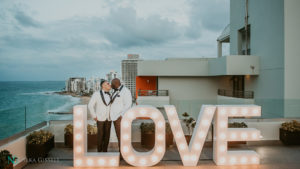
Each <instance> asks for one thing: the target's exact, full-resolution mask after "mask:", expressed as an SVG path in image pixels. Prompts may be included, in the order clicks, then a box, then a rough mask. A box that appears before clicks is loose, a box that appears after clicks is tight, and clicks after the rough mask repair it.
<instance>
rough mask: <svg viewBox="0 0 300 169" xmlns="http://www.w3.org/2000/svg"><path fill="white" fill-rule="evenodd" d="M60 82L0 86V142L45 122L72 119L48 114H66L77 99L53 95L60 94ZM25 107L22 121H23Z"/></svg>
mask: <svg viewBox="0 0 300 169" xmlns="http://www.w3.org/2000/svg"><path fill="white" fill-rule="evenodd" d="M64 86H65V82H64V81H16V82H0V139H3V138H6V137H9V136H11V135H13V134H15V133H17V132H20V131H23V130H24V129H25V118H26V128H28V127H31V126H33V125H35V124H38V123H40V122H42V121H47V120H71V119H72V118H73V116H72V115H57V114H49V113H48V112H70V111H71V110H72V107H73V106H74V105H76V104H79V103H80V99H79V98H77V97H72V96H68V95H59V94H55V93H54V92H55V91H61V90H63V88H64ZM25 107H26V117H25Z"/></svg>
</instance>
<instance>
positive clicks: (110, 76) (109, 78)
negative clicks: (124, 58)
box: [106, 70, 118, 83]
mask: <svg viewBox="0 0 300 169" xmlns="http://www.w3.org/2000/svg"><path fill="white" fill-rule="evenodd" d="M114 78H118V73H117V72H116V71H114V70H111V71H110V72H109V73H107V74H106V80H107V81H108V82H109V83H110V82H111V81H112V80H113V79H114Z"/></svg>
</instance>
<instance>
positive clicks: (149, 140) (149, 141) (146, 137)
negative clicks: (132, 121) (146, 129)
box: [141, 133, 155, 149]
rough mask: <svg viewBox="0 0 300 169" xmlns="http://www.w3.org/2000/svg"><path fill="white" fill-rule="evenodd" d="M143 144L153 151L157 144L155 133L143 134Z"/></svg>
mask: <svg viewBox="0 0 300 169" xmlns="http://www.w3.org/2000/svg"><path fill="white" fill-rule="evenodd" d="M141 144H142V146H143V147H146V148H149V149H152V148H153V147H154V144H155V133H141Z"/></svg>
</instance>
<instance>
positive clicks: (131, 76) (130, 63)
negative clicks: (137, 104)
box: [122, 54, 141, 98]
mask: <svg viewBox="0 0 300 169" xmlns="http://www.w3.org/2000/svg"><path fill="white" fill-rule="evenodd" d="M139 61H141V59H139V55H138V54H128V55H127V59H125V60H122V81H123V83H124V84H125V86H126V87H127V88H128V89H129V90H130V91H131V94H132V97H133V98H135V97H136V96H135V95H136V91H135V90H136V86H135V83H136V81H135V79H136V76H137V63H138V62H139Z"/></svg>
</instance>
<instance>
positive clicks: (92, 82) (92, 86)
mask: <svg viewBox="0 0 300 169" xmlns="http://www.w3.org/2000/svg"><path fill="white" fill-rule="evenodd" d="M100 82H101V78H94V77H92V78H90V79H89V80H88V81H87V83H86V86H87V87H86V88H87V90H86V93H93V92H95V91H98V90H100Z"/></svg>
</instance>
